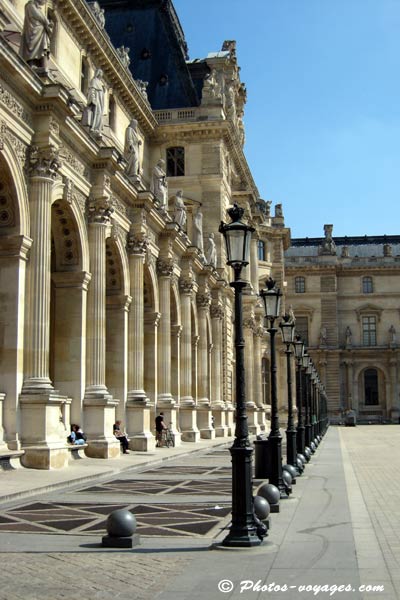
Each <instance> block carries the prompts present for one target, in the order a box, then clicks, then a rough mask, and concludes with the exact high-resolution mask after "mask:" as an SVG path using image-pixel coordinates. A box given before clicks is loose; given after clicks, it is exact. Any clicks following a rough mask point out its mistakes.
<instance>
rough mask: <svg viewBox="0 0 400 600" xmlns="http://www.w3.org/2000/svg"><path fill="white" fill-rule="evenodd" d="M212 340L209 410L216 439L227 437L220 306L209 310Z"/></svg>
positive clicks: (222, 311)
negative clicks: (223, 394) (223, 395)
mask: <svg viewBox="0 0 400 600" xmlns="http://www.w3.org/2000/svg"><path fill="white" fill-rule="evenodd" d="M210 316H211V332H212V340H213V348H212V360H211V408H212V414H213V417H214V428H215V435H216V437H225V436H227V435H228V427H227V425H226V406H225V403H224V401H223V399H222V385H221V384H222V319H223V316H224V309H223V307H222V305H221V304H212V305H211V309H210Z"/></svg>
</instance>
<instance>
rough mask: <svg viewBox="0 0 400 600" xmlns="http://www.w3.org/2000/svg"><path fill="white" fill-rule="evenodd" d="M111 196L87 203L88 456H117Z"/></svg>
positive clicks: (86, 417) (86, 408) (86, 424)
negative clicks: (109, 369)
mask: <svg viewBox="0 0 400 600" xmlns="http://www.w3.org/2000/svg"><path fill="white" fill-rule="evenodd" d="M112 211H113V209H112V207H111V203H110V200H109V199H108V198H107V197H103V198H99V199H97V200H93V201H92V202H91V204H90V212H89V224H88V237H89V254H90V270H91V274H92V279H91V281H90V284H89V289H88V303H87V309H88V314H87V317H88V318H87V344H86V391H85V398H84V407H85V429H86V432H87V435H88V444H89V447H88V448H87V450H86V453H87V454H88V456H92V457H96V458H117V457H118V456H119V453H120V445H119V442H118V441H117V440H116V439H115V437H114V436H113V422H114V421H115V406H116V405H117V404H118V401H117V400H114V399H113V397H112V396H111V394H110V393H109V391H108V389H107V387H106V239H107V237H108V236H109V234H110V216H111V214H112Z"/></svg>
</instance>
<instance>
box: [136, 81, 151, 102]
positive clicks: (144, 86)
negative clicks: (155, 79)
mask: <svg viewBox="0 0 400 600" xmlns="http://www.w3.org/2000/svg"><path fill="white" fill-rule="evenodd" d="M136 83H137V84H138V86H139V89H140V93H141V94H142V96H143V97H144V98H146V100H148V99H149V98H148V96H147V86H148V85H149V82H148V81H142V80H141V79H136Z"/></svg>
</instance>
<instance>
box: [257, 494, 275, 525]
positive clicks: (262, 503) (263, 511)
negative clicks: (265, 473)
mask: <svg viewBox="0 0 400 600" xmlns="http://www.w3.org/2000/svg"><path fill="white" fill-rule="evenodd" d="M253 506H254V512H255V513H256V515H257V517H258V518H259V519H260V520H261V521H265V519H268V515H269V513H270V512H271V507H270V505H269V502H268V500H266V499H265V498H264V497H263V496H255V498H254V500H253Z"/></svg>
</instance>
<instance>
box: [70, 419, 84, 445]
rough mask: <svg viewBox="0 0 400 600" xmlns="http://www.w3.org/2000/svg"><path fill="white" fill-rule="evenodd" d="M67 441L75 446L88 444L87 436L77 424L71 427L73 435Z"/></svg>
mask: <svg viewBox="0 0 400 600" xmlns="http://www.w3.org/2000/svg"><path fill="white" fill-rule="evenodd" d="M67 439H68V442H69V443H70V444H74V445H75V446H82V445H83V444H86V435H85V434H84V433H83V431H82V429H81V427H80V426H79V425H77V424H75V423H73V424H72V425H71V433H70V435H69V436H68V438H67Z"/></svg>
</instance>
